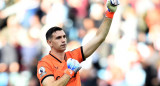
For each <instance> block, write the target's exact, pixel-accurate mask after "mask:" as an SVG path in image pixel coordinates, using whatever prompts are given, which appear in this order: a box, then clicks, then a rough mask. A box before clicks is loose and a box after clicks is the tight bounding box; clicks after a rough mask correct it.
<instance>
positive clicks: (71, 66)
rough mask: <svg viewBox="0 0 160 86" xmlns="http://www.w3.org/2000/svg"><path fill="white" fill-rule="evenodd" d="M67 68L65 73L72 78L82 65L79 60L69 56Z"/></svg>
mask: <svg viewBox="0 0 160 86" xmlns="http://www.w3.org/2000/svg"><path fill="white" fill-rule="evenodd" d="M67 68H68V69H66V70H65V73H66V74H68V75H69V76H70V77H71V78H72V77H73V76H74V75H75V74H76V73H77V72H78V71H79V70H80V69H81V68H82V67H81V66H80V64H79V62H78V61H77V60H75V59H72V58H69V59H68V60H67Z"/></svg>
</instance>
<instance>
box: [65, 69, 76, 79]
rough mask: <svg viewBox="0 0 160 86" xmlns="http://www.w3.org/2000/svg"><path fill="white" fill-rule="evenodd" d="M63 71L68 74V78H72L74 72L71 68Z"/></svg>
mask: <svg viewBox="0 0 160 86" xmlns="http://www.w3.org/2000/svg"><path fill="white" fill-rule="evenodd" d="M64 73H65V74H67V75H69V76H70V78H72V77H73V76H74V74H75V72H74V71H73V70H71V69H66V70H65V71H64Z"/></svg>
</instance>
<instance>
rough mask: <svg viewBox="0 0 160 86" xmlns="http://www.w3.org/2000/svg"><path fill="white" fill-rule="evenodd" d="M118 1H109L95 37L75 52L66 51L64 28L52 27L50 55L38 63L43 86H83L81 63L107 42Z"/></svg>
mask: <svg viewBox="0 0 160 86" xmlns="http://www.w3.org/2000/svg"><path fill="white" fill-rule="evenodd" d="M117 5H119V1H118V0H111V1H110V0H108V2H107V7H108V9H109V10H108V11H106V15H105V18H104V20H103V22H102V24H101V26H100V27H99V29H98V31H97V33H96V35H95V37H94V38H93V39H92V40H90V42H89V43H87V44H86V45H84V46H81V47H79V48H77V49H75V50H72V51H67V52H64V51H65V50H66V43H67V42H66V35H65V32H64V31H63V30H62V28H59V27H52V28H50V29H49V30H48V31H47V33H46V39H47V43H48V44H49V46H50V47H51V51H50V52H49V55H46V56H45V57H43V58H42V60H41V61H39V62H38V66H37V77H38V79H39V81H40V84H41V86H66V85H67V86H81V82H80V76H79V72H78V71H79V70H80V68H81V67H80V65H79V63H80V62H82V61H84V60H85V59H86V58H87V57H88V56H90V55H91V54H92V53H93V52H94V51H95V50H96V49H97V48H98V47H99V46H100V44H101V43H102V42H103V41H104V40H105V38H106V36H107V34H108V32H109V28H110V25H111V22H112V18H113V15H114V12H115V11H116V9H117Z"/></svg>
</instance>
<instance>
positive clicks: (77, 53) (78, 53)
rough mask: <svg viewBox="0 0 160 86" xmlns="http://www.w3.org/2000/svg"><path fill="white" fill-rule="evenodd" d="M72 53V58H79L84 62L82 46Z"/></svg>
mask: <svg viewBox="0 0 160 86" xmlns="http://www.w3.org/2000/svg"><path fill="white" fill-rule="evenodd" d="M71 55H72V58H74V59H76V60H78V61H79V62H82V61H84V60H85V57H84V54H83V47H82V46H81V47H80V48H77V49H74V50H72V51H71Z"/></svg>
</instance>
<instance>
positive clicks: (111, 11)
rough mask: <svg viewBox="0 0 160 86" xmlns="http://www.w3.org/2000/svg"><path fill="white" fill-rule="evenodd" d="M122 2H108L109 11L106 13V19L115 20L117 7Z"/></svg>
mask: <svg viewBox="0 0 160 86" xmlns="http://www.w3.org/2000/svg"><path fill="white" fill-rule="evenodd" d="M119 4H120V2H119V0H107V8H108V10H107V11H106V13H105V14H106V17H108V18H111V19H112V18H113V15H114V13H115V12H116V10H117V5H119Z"/></svg>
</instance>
